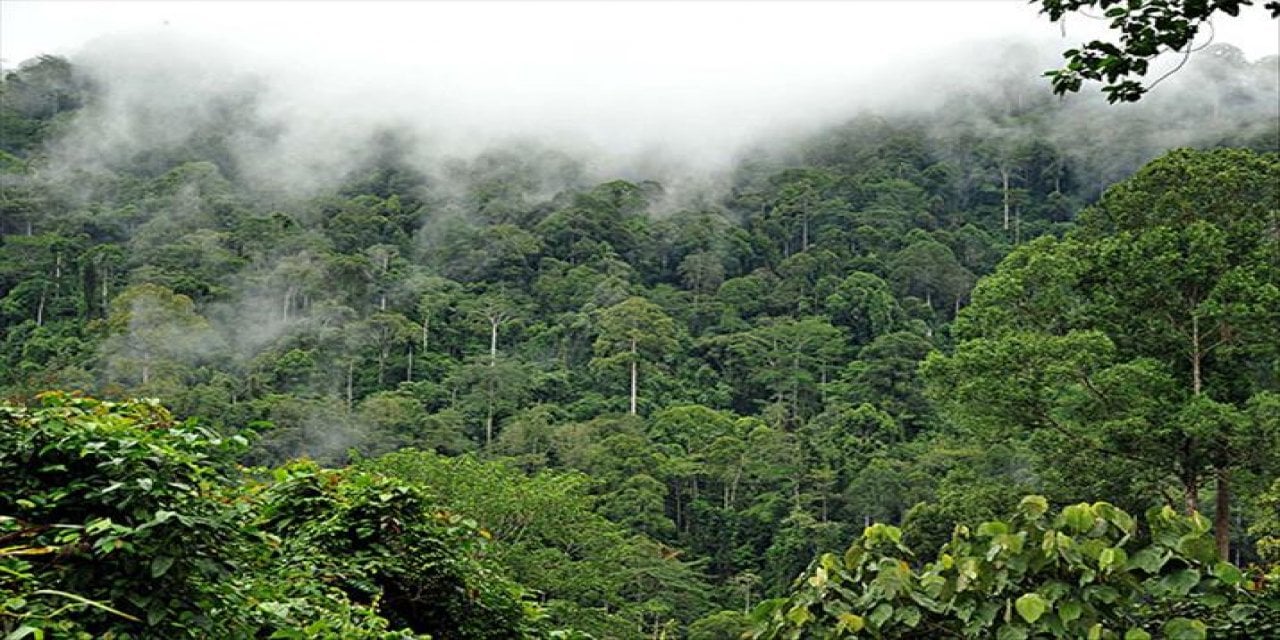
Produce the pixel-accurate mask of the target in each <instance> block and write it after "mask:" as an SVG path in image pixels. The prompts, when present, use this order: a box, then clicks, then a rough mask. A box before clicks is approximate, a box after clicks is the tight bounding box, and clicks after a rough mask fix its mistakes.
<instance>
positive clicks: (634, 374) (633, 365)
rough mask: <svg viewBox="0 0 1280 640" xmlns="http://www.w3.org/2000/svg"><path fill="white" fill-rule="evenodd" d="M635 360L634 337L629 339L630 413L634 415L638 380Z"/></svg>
mask: <svg viewBox="0 0 1280 640" xmlns="http://www.w3.org/2000/svg"><path fill="white" fill-rule="evenodd" d="M638 365H639V363H638V362H636V339H635V338H632V339H631V415H633V416H634V415H636V386H637V385H636V383H637V382H638V380H639V376H638V371H637V367H638Z"/></svg>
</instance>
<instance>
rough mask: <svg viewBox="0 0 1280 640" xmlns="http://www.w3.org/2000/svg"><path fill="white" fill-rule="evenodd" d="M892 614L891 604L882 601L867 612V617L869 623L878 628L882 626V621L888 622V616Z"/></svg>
mask: <svg viewBox="0 0 1280 640" xmlns="http://www.w3.org/2000/svg"><path fill="white" fill-rule="evenodd" d="M892 615H893V606H892V605H890V604H888V603H883V602H882V603H880V604H879V605H876V608H875V609H872V610H871V613H869V614H867V619H868V620H870V621H871V624H872V625H873V626H875V627H876V628H877V629H878V628H881V627H883V626H884V623H885V622H888V621H889V617H890V616H892Z"/></svg>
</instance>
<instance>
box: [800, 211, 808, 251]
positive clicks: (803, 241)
mask: <svg viewBox="0 0 1280 640" xmlns="http://www.w3.org/2000/svg"><path fill="white" fill-rule="evenodd" d="M808 250H809V212H808V210H807V209H806V210H805V211H802V212H801V213H800V251H808Z"/></svg>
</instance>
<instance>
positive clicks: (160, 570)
mask: <svg viewBox="0 0 1280 640" xmlns="http://www.w3.org/2000/svg"><path fill="white" fill-rule="evenodd" d="M173 560H174V558H173V556H156V557H155V558H152V560H151V577H152V578H159V577H160V576H162V575H164V574H165V573H167V572H168V571H169V567H172V566H173Z"/></svg>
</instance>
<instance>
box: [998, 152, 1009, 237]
mask: <svg viewBox="0 0 1280 640" xmlns="http://www.w3.org/2000/svg"><path fill="white" fill-rule="evenodd" d="M1000 188H1001V190H1002V191H1003V194H1004V230H1005V231H1008V230H1009V170H1008V169H1005V168H1001V169H1000Z"/></svg>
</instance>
